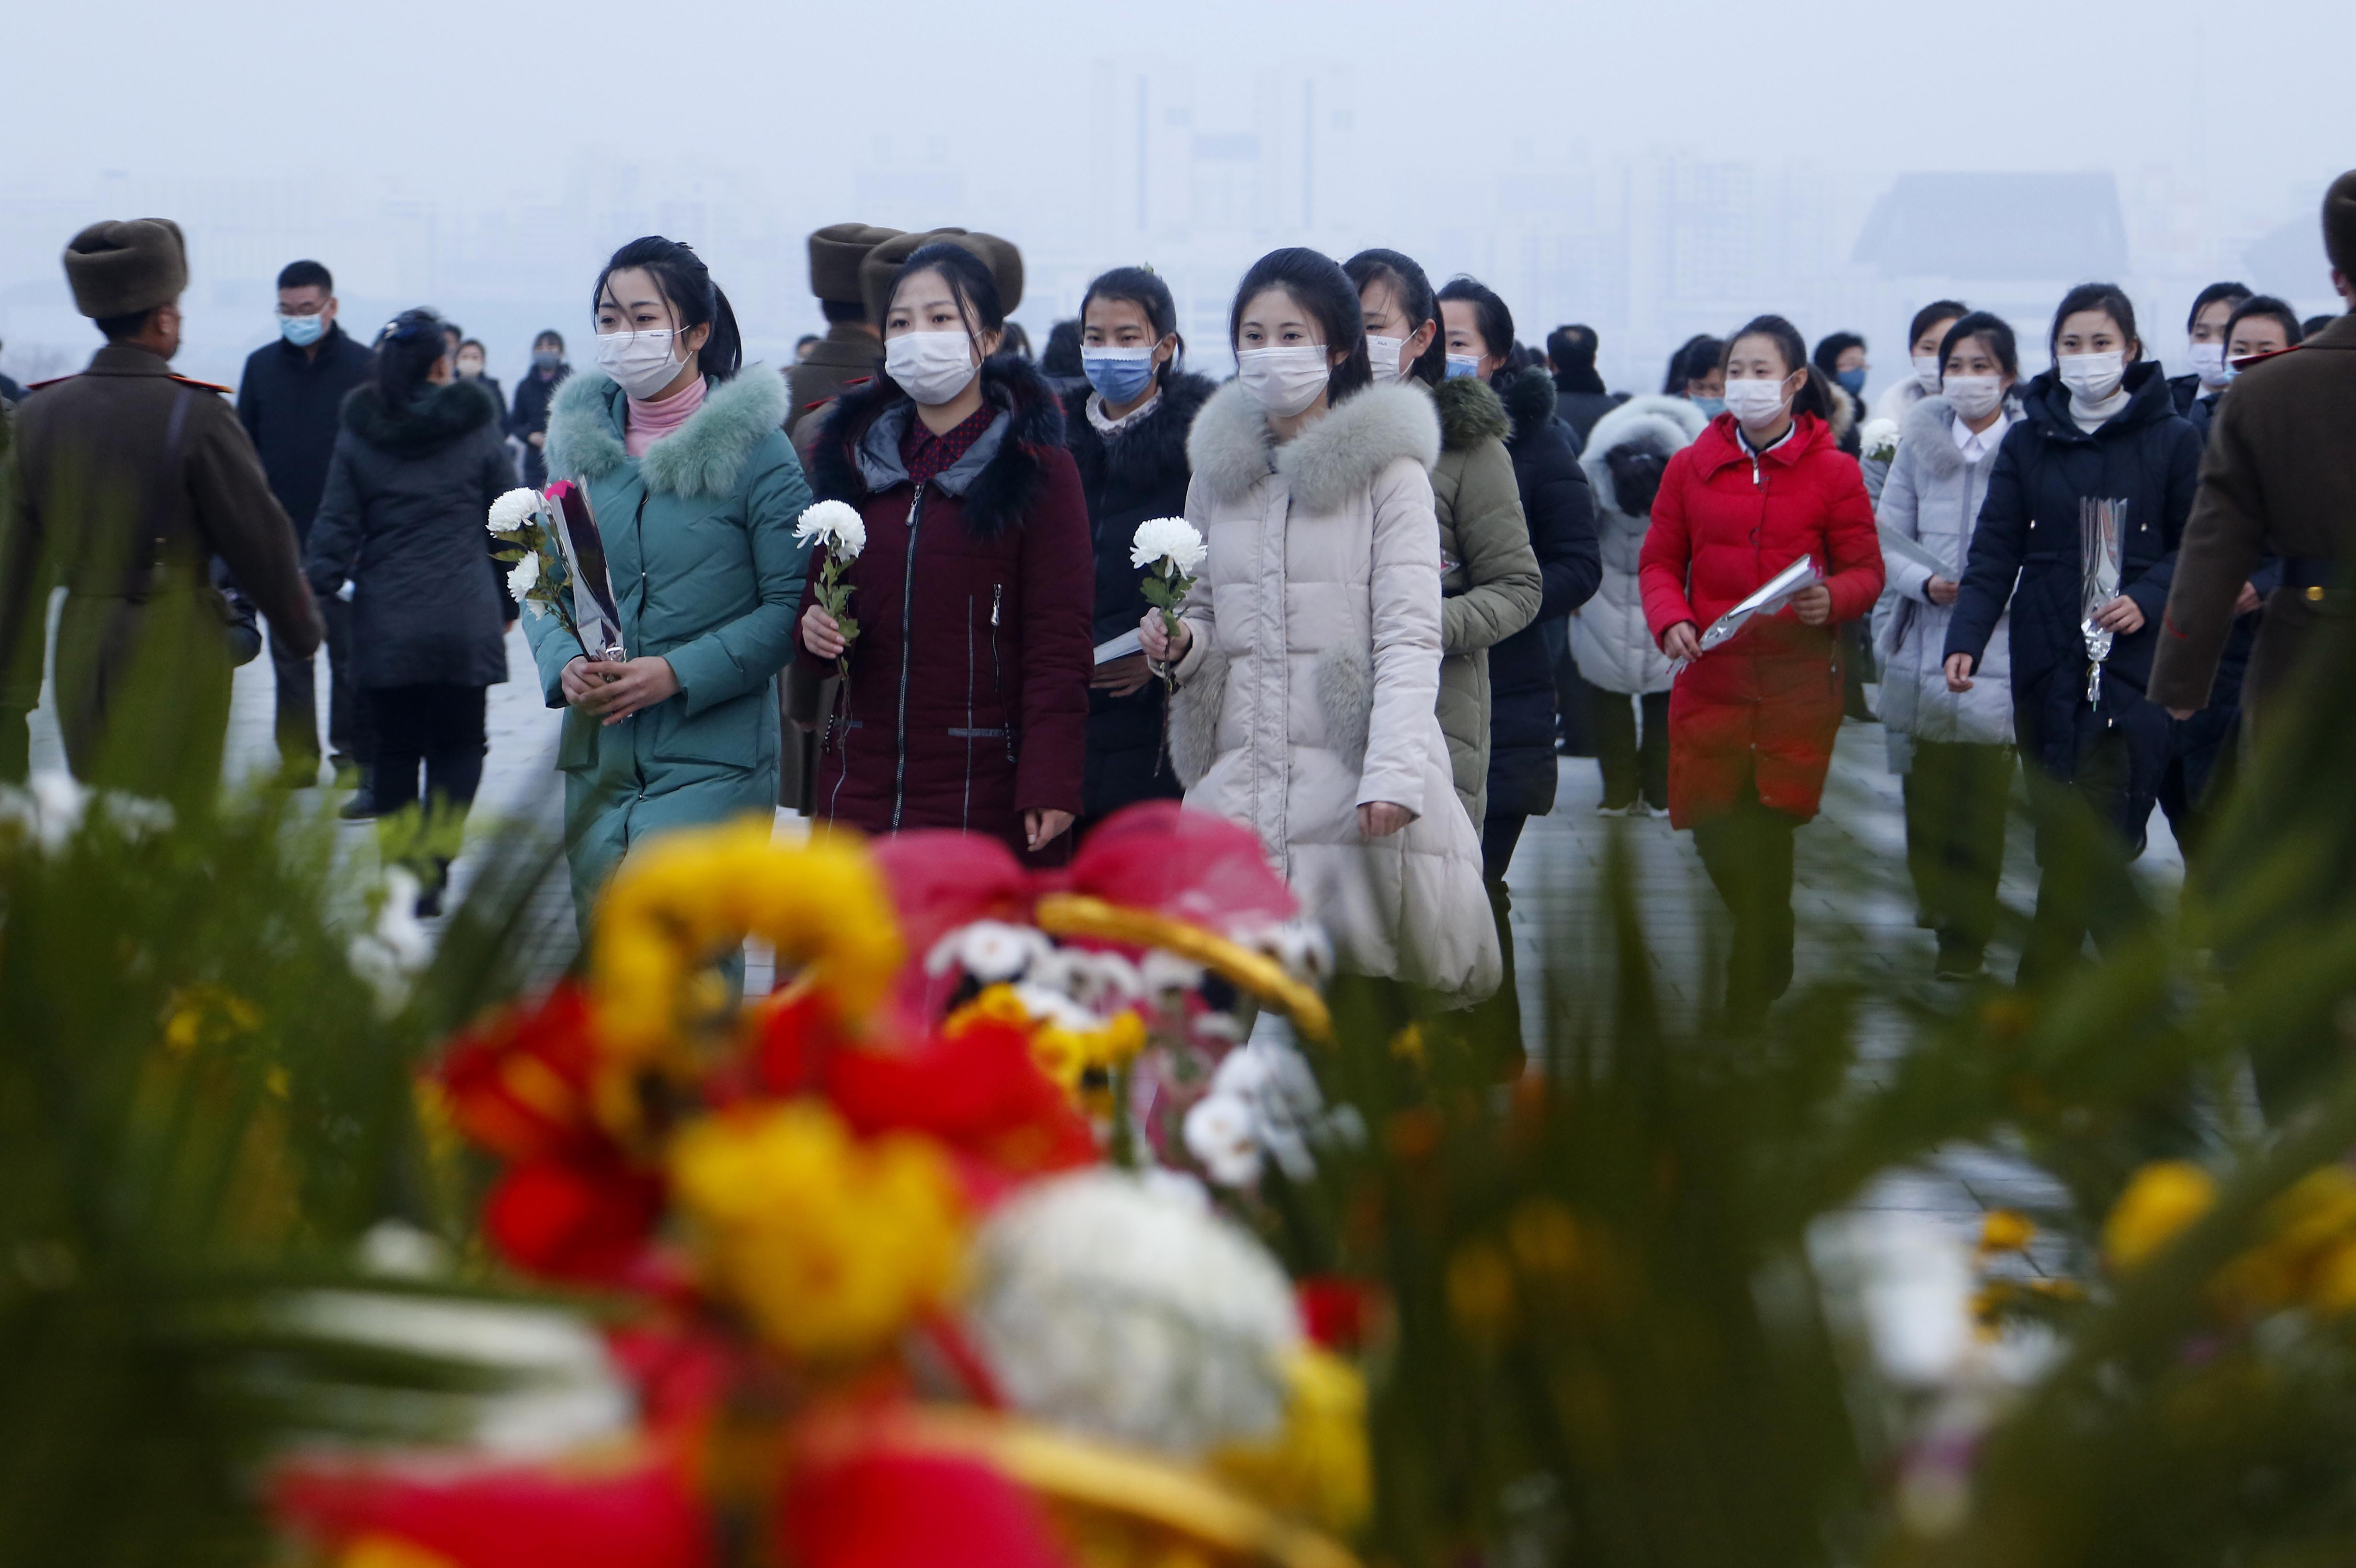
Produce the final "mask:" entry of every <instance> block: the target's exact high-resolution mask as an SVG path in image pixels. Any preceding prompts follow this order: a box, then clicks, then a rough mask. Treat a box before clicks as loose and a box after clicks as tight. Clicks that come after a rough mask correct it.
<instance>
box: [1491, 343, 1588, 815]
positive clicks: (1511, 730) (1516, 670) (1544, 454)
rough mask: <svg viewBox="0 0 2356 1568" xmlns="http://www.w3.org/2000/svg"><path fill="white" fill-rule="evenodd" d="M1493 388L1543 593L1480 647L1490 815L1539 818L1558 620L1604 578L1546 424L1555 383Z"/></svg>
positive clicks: (1561, 435)
mask: <svg viewBox="0 0 2356 1568" xmlns="http://www.w3.org/2000/svg"><path fill="white" fill-rule="evenodd" d="M1496 389H1497V392H1498V394H1499V395H1500V397H1501V398H1502V399H1503V400H1504V401H1505V412H1506V413H1507V414H1508V415H1510V416H1511V417H1512V419H1513V421H1514V430H1513V433H1512V434H1511V435H1509V436H1507V437H1506V438H1505V453H1506V455H1507V456H1509V457H1511V458H1512V459H1513V460H1514V482H1515V485H1518V486H1519V487H1520V489H1521V493H1522V513H1523V515H1524V516H1525V517H1527V518H1528V519H1529V528H1530V548H1531V549H1533V550H1535V551H1536V552H1537V558H1538V572H1539V575H1540V576H1542V577H1543V578H1544V579H1545V581H1546V588H1545V591H1544V593H1543V594H1542V596H1541V597H1540V598H1539V600H1538V613H1537V619H1536V620H1534V621H1532V622H1531V623H1530V624H1528V625H1526V626H1525V627H1523V628H1522V629H1521V630H1520V631H1518V632H1515V634H1514V635H1512V636H1510V637H1507V638H1506V639H1505V641H1503V642H1501V643H1497V644H1494V645H1492V646H1491V647H1490V649H1489V815H1490V816H1545V815H1546V814H1547V812H1549V811H1552V810H1553V809H1554V794H1555V752H1554V735H1555V681H1554V654H1553V648H1558V647H1560V646H1561V645H1562V641H1563V635H1564V625H1563V623H1564V622H1565V620H1566V619H1567V618H1568V617H1569V614H1570V613H1571V612H1572V611H1573V610H1576V609H1578V608H1579V607H1580V605H1581V604H1584V603H1587V601H1588V600H1589V599H1590V598H1591V597H1592V596H1593V595H1594V592H1595V587H1596V584H1597V583H1599V582H1601V581H1602V580H1603V558H1602V554H1601V550H1600V549H1599V548H1598V546H1597V544H1596V539H1595V493H1594V491H1593V490H1592V489H1591V488H1590V486H1589V485H1588V483H1587V473H1586V470H1584V469H1582V468H1581V467H1580V465H1579V454H1578V452H1577V451H1576V449H1575V448H1574V447H1573V445H1572V443H1571V439H1570V437H1571V432H1570V431H1569V428H1568V427H1567V426H1565V425H1564V424H1563V422H1562V421H1560V420H1559V419H1558V418H1556V417H1555V388H1554V383H1553V382H1552V381H1551V380H1549V379H1547V374H1546V372H1545V371H1543V370H1537V369H1526V370H1523V371H1521V372H1520V373H1519V374H1517V375H1510V376H1500V377H1499V378H1498V379H1497V384H1496ZM1549 642H1551V645H1552V646H1551V647H1550V646H1549Z"/></svg>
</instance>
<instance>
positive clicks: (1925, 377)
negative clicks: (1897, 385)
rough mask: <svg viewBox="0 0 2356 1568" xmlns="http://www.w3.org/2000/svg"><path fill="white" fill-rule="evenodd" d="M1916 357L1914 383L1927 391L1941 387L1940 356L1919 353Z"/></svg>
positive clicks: (1933, 390)
mask: <svg viewBox="0 0 2356 1568" xmlns="http://www.w3.org/2000/svg"><path fill="white" fill-rule="evenodd" d="M1913 358H1914V383H1915V385H1917V386H1919V387H1921V388H1922V390H1923V391H1924V392H1926V393H1928V392H1935V391H1937V390H1938V389H1939V357H1938V356H1937V355H1935V354H1917V355H1915V356H1914V357H1913Z"/></svg>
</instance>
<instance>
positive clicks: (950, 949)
mask: <svg viewBox="0 0 2356 1568" xmlns="http://www.w3.org/2000/svg"><path fill="white" fill-rule="evenodd" d="M1054 950H1055V949H1054V947H1053V946H1052V944H1049V942H1048V941H1047V938H1046V937H1045V936H1044V934H1042V933H1039V932H1038V931H1036V930H1033V928H1032V927H1030V926H1027V925H1010V924H1008V923H1006V922H1004V921H1002V920H977V921H975V922H974V923H972V924H970V925H961V926H958V928H957V929H956V930H955V931H952V932H950V933H948V935H947V936H944V937H942V938H941V939H940V940H939V941H938V942H937V943H935V944H933V950H932V951H931V952H930V953H928V954H926V955H925V973H926V974H927V975H946V974H948V971H949V970H950V968H951V967H952V966H959V967H962V968H963V969H964V970H965V972H966V973H967V974H969V975H970V976H973V977H974V978H975V979H977V980H980V982H981V983H982V984H984V985H986V986H987V985H994V984H996V983H997V982H999V981H1001V980H1012V979H1013V978H1015V977H1016V976H1020V975H1023V974H1024V973H1026V972H1028V971H1029V969H1030V967H1031V965H1033V964H1035V963H1037V962H1039V961H1040V960H1041V959H1043V958H1044V957H1046V956H1047V955H1048V954H1049V953H1051V952H1053V951H1054Z"/></svg>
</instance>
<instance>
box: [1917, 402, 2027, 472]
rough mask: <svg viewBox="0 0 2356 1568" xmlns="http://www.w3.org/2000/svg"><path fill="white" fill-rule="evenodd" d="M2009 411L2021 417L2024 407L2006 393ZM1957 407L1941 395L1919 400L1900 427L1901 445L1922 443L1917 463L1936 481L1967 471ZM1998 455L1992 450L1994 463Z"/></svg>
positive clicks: (1987, 459) (2007, 410) (1989, 459)
mask: <svg viewBox="0 0 2356 1568" xmlns="http://www.w3.org/2000/svg"><path fill="white" fill-rule="evenodd" d="M2004 407H2005V411H2006V412H2007V413H2008V414H2010V415H2011V416H2012V417H2013V418H2015V419H2019V417H2020V404H2019V400H2017V399H2016V398H2015V397H2014V396H2013V395H2012V394H2011V393H2009V392H2008V393H2006V394H2005V400H2004ZM1954 424H1955V407H1954V404H1953V403H1950V402H1949V401H1947V400H1946V399H1945V398H1944V396H1942V395H1940V394H1939V393H1936V392H1933V393H1931V394H1929V395H1928V396H1926V397H1922V398H1918V399H1916V400H1915V401H1914V406H1913V407H1912V408H1910V409H1908V410H1907V411H1906V419H1905V421H1904V422H1903V423H1902V424H1901V425H1900V426H1899V430H1898V443H1899V444H1900V445H1901V446H1905V445H1909V444H1912V443H1920V445H1919V446H1918V447H1917V450H1916V452H1915V453H1914V461H1915V462H1916V463H1918V464H1922V469H1923V471H1924V472H1925V473H1926V474H1928V475H1930V476H1931V477H1932V478H1933V479H1952V478H1954V476H1955V475H1957V474H1959V473H1961V472H1962V471H1963V467H1964V454H1963V453H1962V451H1961V450H1960V449H1959V448H1958V447H1957V446H1956V445H1955V432H1954ZM1995 456H1996V453H1995V452H1994V450H1993V449H1991V450H1990V452H1989V453H1988V456H1987V458H1986V459H1984V460H1983V461H1989V462H1992V461H1994V460H1995Z"/></svg>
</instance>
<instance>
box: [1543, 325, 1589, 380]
mask: <svg viewBox="0 0 2356 1568" xmlns="http://www.w3.org/2000/svg"><path fill="white" fill-rule="evenodd" d="M1599 346H1600V342H1599V339H1598V338H1597V337H1596V336H1595V328H1593V327H1591V326H1589V325H1585V324H1583V323H1580V322H1572V323H1569V325H1563V326H1558V327H1556V328H1555V329H1554V330H1553V331H1552V332H1549V333H1547V340H1546V355H1547V358H1548V359H1551V360H1553V361H1554V368H1556V369H1557V370H1569V369H1570V368H1573V367H1574V366H1576V367H1579V368H1582V369H1588V370H1592V369H1593V368H1595V350H1596V348H1597V347H1599Z"/></svg>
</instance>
